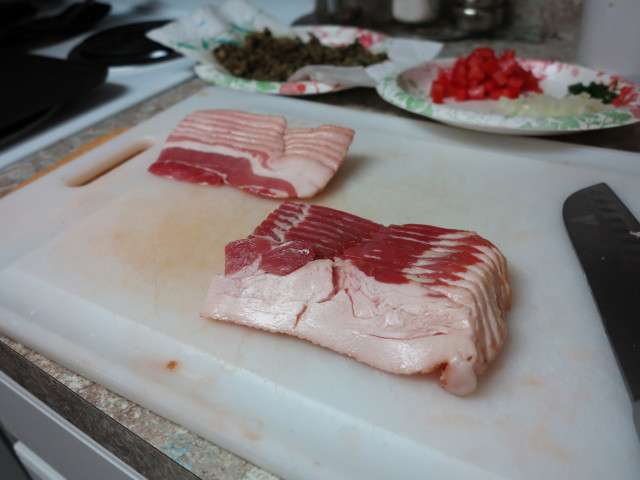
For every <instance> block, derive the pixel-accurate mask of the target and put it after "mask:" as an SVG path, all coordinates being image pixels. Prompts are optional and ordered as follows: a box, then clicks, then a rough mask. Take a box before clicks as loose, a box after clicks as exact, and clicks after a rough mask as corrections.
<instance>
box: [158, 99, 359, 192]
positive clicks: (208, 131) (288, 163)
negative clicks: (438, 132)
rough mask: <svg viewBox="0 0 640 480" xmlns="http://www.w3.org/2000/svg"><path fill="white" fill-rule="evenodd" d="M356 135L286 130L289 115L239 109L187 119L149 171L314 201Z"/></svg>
mask: <svg viewBox="0 0 640 480" xmlns="http://www.w3.org/2000/svg"><path fill="white" fill-rule="evenodd" d="M354 133H355V132H354V131H353V130H351V129H349V128H345V127H338V126H335V125H321V126H319V127H316V128H287V122H286V119H285V118H284V117H278V116H273V115H260V114H256V113H247V112H241V111H235V110H202V111H198V112H194V113H192V114H190V115H187V116H186V117H185V118H184V119H183V120H182V121H181V122H180V123H179V124H178V126H177V127H176V128H175V129H174V130H173V132H171V134H170V135H169V137H168V138H167V141H166V142H165V145H164V147H163V149H162V151H161V152H160V156H159V157H158V159H157V160H156V161H155V162H154V163H153V164H152V165H151V166H150V167H149V171H150V172H151V173H154V174H156V175H159V176H163V177H168V178H173V179H176V180H182V181H187V182H191V183H197V184H206V185H217V184H220V183H224V184H227V185H231V186H233V187H237V188H240V189H242V190H246V191H248V192H251V193H254V194H257V195H262V196H266V197H274V198H309V197H312V196H314V195H316V194H317V193H319V192H321V191H322V190H324V188H325V187H326V185H327V184H328V183H329V181H330V180H331V179H332V178H333V176H334V175H335V173H336V171H337V170H338V168H339V167H340V165H342V162H343V161H344V158H345V155H346V154H347V151H348V150H349V147H350V146H351V142H352V141H353V136H354Z"/></svg>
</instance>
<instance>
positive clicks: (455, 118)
mask: <svg viewBox="0 0 640 480" xmlns="http://www.w3.org/2000/svg"><path fill="white" fill-rule="evenodd" d="M454 61H455V59H452V58H451V59H440V60H434V61H431V62H427V63H425V64H422V65H420V66H417V67H414V68H411V69H409V70H406V71H404V72H402V73H400V74H399V75H392V76H388V77H386V78H385V79H384V80H383V81H382V82H380V83H379V84H378V86H377V91H378V94H379V95H380V96H381V97H382V98H383V99H385V100H386V101H388V102H389V103H391V104H393V105H396V106H397V107H400V108H402V109H404V110H408V111H410V112H413V113H417V114H419V115H423V116H425V117H430V118H432V119H434V120H437V121H439V122H442V123H446V124H449V125H454V126H458V127H461V128H466V129H470V130H479V131H485V132H492V133H501V134H508V135H509V134H510V135H552V134H567V133H575V132H580V131H586V130H596V129H603V128H611V127H619V126H622V125H628V124H631V123H635V122H638V121H640V87H638V86H637V85H635V84H633V83H631V82H629V81H628V80H625V79H623V78H619V77H616V76H613V75H609V74H607V73H605V72H601V71H596V70H591V69H588V68H584V67H579V66H576V65H570V64H567V63H561V62H554V61H545V60H532V59H518V61H519V62H520V64H521V65H522V66H523V67H525V68H527V69H529V70H531V71H532V72H533V74H534V75H535V76H536V77H537V78H538V79H539V83H540V86H541V87H542V89H543V90H544V93H547V94H549V95H553V96H555V97H558V98H561V97H564V96H565V95H566V94H567V88H568V86H569V85H571V84H573V83H580V82H581V83H584V84H589V83H590V82H592V81H595V82H597V83H604V84H607V85H609V84H611V83H612V82H614V81H616V80H617V81H618V90H619V95H618V98H617V99H616V106H615V108H614V109H612V110H607V111H606V112H602V113H590V114H584V115H573V116H557V117H533V116H513V115H503V114H500V113H495V111H494V110H495V108H496V106H497V103H498V102H497V101H495V100H475V101H465V102H455V101H454V100H453V99H446V100H445V102H444V103H442V104H434V103H433V102H432V101H431V98H430V97H429V92H430V90H431V82H432V81H433V80H434V79H435V78H436V76H437V73H438V69H439V68H443V67H449V66H452V65H453V63H454Z"/></svg>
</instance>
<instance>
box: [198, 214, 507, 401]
mask: <svg viewBox="0 0 640 480" xmlns="http://www.w3.org/2000/svg"><path fill="white" fill-rule="evenodd" d="M225 256H226V267H225V273H224V275H214V277H213V280H212V282H211V285H210V288H209V292H208V294H207V298H206V301H205V306H204V308H203V310H202V315H203V316H204V317H206V318H210V319H215V320H223V321H229V322H234V323H238V324H242V325H247V326H250V327H255V328H260V329H264V330H268V331H271V332H279V333H285V334H289V335H293V336H296V337H299V338H302V339H305V340H308V341H311V342H313V343H315V344H318V345H321V346H324V347H326V348H329V349H332V350H334V351H336V352H339V353H341V354H344V355H347V356H349V357H352V358H354V359H356V360H359V361H361V362H363V363H366V364H368V365H371V366H373V367H375V368H378V369H380V370H383V371H386V372H391V373H396V374H419V373H429V372H432V371H434V370H438V369H442V374H441V382H440V384H441V386H442V387H444V388H445V389H446V390H447V391H449V392H451V393H453V394H456V395H466V394H469V393H471V392H472V391H473V390H474V389H475V388H476V377H477V375H479V374H481V373H482V372H483V371H484V370H485V369H486V367H487V365H488V364H489V363H490V362H491V361H492V360H493V359H494V358H495V356H496V355H497V353H498V351H499V350H500V347H501V345H502V343H503V341H504V338H505V336H506V322H505V315H506V312H507V311H508V310H509V308H510V306H511V284H510V281H509V276H508V271H507V263H506V259H505V258H504V256H503V255H502V253H501V252H500V251H499V250H498V248H497V247H495V246H494V245H493V244H492V243H491V242H489V241H488V240H485V239H484V238H482V237H480V236H479V235H477V234H476V233H474V232H469V231H464V230H453V229H445V228H439V227H433V226H428V225H413V224H410V225H390V226H383V225H380V224H377V223H375V222H371V221H369V220H366V219H363V218H359V217H357V216H355V215H351V214H349V213H346V212H342V211H339V210H334V209H331V208H327V207H321V206H316V205H305V204H302V203H295V202H286V203H284V204H282V205H281V206H280V207H279V208H278V209H276V210H275V211H274V212H273V213H271V214H270V215H269V216H268V217H267V218H266V219H265V220H264V221H263V222H262V223H261V224H260V225H259V226H258V227H257V228H256V229H255V230H254V232H253V233H252V234H251V235H249V237H247V238H245V239H241V240H237V241H235V242H231V243H229V244H228V245H227V247H226V250H225Z"/></svg>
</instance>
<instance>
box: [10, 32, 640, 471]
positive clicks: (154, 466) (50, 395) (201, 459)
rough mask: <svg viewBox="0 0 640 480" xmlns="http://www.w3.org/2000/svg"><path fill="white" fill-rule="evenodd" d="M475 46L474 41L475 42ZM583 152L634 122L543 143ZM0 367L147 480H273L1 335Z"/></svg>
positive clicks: (30, 162) (19, 173)
mask: <svg viewBox="0 0 640 480" xmlns="http://www.w3.org/2000/svg"><path fill="white" fill-rule="evenodd" d="M478 43H481V42H478ZM482 43H483V44H487V43H490V44H491V45H492V46H494V47H495V48H496V49H497V50H501V49H503V48H515V49H516V50H517V51H518V53H519V54H520V55H522V56H528V57H531V58H549V59H555V60H561V61H572V59H573V58H574V55H575V48H574V46H573V43H572V42H571V41H567V40H566V39H565V40H563V39H556V40H552V41H547V42H546V43H540V44H525V43H522V44H519V43H518V44H514V43H509V42H501V41H495V42H482ZM471 45H472V44H471V43H469V42H456V43H451V44H447V45H446V46H445V48H444V50H443V52H442V54H441V55H442V56H456V55H459V54H466V53H468V51H469V50H470V48H471ZM206 86H207V85H206V84H205V83H204V82H203V81H201V80H199V79H196V78H194V79H192V80H189V81H187V82H185V83H184V84H182V85H179V86H178V87H176V88H173V89H171V90H170V91H167V92H165V93H163V94H161V95H159V96H157V97H155V98H153V99H151V100H149V101H146V102H144V103H141V104H140V105H137V106H135V107H133V108H131V109H129V110H126V111H124V112H122V113H120V114H118V115H115V116H114V117H112V118H110V119H108V120H106V121H103V122H101V123H99V124H97V125H94V126H91V127H89V128H87V129H85V130H83V131H81V132H79V133H78V134H76V135H73V136H71V137H70V138H67V139H64V140H62V141H60V142H57V143H56V144H54V145H51V146H50V147H48V148H46V149H44V150H42V151H41V152H39V153H37V154H34V155H32V156H30V157H27V158H25V159H23V160H21V161H19V162H17V163H14V164H12V165H9V166H7V167H5V168H3V169H2V170H0V197H1V196H4V195H6V194H8V192H10V191H11V190H12V189H13V188H15V187H17V186H18V185H20V184H21V183H22V182H24V181H25V180H27V179H29V178H30V177H32V176H33V175H35V174H37V173H38V172H40V171H42V170H43V169H45V168H47V167H48V166H50V165H52V164H55V163H56V162H58V161H59V160H60V159H62V158H64V157H65V156H67V155H68V154H70V153H72V152H73V151H75V150H77V149H78V148H80V147H82V146H83V145H85V144H87V143H89V142H91V141H93V140H95V139H98V138H100V137H102V136H103V135H105V134H108V133H110V132H112V131H114V130H116V129H119V128H122V127H126V126H130V125H136V124H138V123H140V122H142V121H144V120H145V119H147V118H150V117H151V116H153V115H154V114H156V113H158V112H160V111H162V110H164V109H165V108H167V107H169V106H171V105H173V104H175V103H177V102H179V101H181V100H182V99H184V98H186V97H188V96H190V95H192V94H195V93H196V92H198V91H199V90H201V89H202V88H204V87H206ZM301 101H312V102H321V103H329V104H334V105H340V106H344V107H348V108H360V109H369V110H372V111H377V112H384V113H387V114H390V115H400V116H407V117H410V118H416V119H419V120H420V121H426V122H429V121H431V120H428V119H425V118H423V117H419V116H417V115H413V114H411V113H408V112H404V111H402V110H400V109H397V108H395V107H393V106H391V105H389V104H387V103H386V102H385V101H383V100H382V99H380V98H379V97H378V96H377V94H376V93H375V92H374V91H373V90H372V89H353V90H347V91H343V92H337V93H333V94H328V95H322V96H316V97H307V98H304V99H302V100H301ZM549 138H551V139H552V140H554V141H562V142H568V143H575V144H581V145H588V146H596V147H604V148H612V149H618V150H625V151H631V152H640V123H638V124H635V125H631V126H626V127H620V128H614V129H609V130H602V131H598V132H588V133H578V134H572V135H563V136H561V137H549ZM0 368H1V369H2V370H3V371H4V372H5V373H6V374H7V375H9V376H10V377H12V378H13V379H14V380H16V381H17V382H18V383H19V384H21V385H22V386H24V387H25V388H27V390H29V391H30V392H31V393H33V394H34V395H35V396H36V397H38V398H40V399H41V400H42V401H43V402H44V403H45V404H47V405H49V406H50V407H51V408H52V409H53V410H55V411H56V412H58V413H60V414H61V415H62V416H63V417H65V418H66V419H67V420H69V421H70V422H71V423H73V424H74V425H76V426H77V427H78V428H79V429H81V430H82V431H84V432H85V433H87V434H88V435H89V436H91V437H92V438H94V439H95V440H96V441H97V442H99V443H100V444H102V445H103V446H105V447H106V448H107V449H108V450H110V451H111V452H112V453H114V454H115V455H117V456H118V457H119V458H121V459H122V460H123V461H125V462H126V463H128V464H129V465H131V466H132V467H133V468H134V469H136V470H137V471H138V472H140V473H141V474H142V475H144V476H145V477H147V478H149V479H196V478H200V479H204V480H208V479H211V480H213V479H216V480H273V479H274V478H275V477H274V476H273V475H271V474H270V473H268V472H265V471H264V470H262V469H260V468H258V467H256V466H254V465H252V464H250V463H248V462H246V461H244V460H243V459H241V458H239V457H237V456H235V455H233V454H231V453H229V452H226V451H224V450H223V449H221V448H219V447H217V446H215V445H213V444H211V443H210V442H208V441H206V440H204V439H202V438H200V437H198V436H197V435H195V434H193V433H191V432H190V431H187V430H186V429H184V428H182V427H180V426H179V425H176V424H174V423H172V422H169V421H167V420H166V419H164V418H162V417H159V416H157V415H155V414H154V413H152V412H150V411H148V410H146V409H145V408H142V407H140V406H139V405H136V404H134V403H132V402H130V401H128V400H127V399H125V398H123V397H121V396H119V395H116V394H114V393H112V392H110V391H108V390H107V389H105V388H103V387H101V386H100V385H97V384H95V383H93V382H91V381H89V380H87V379H86V378H83V377H81V376H79V375H77V374H76V373H74V372H72V371H69V370H68V369H66V368H64V367H62V366H60V365H57V364H55V363H54V362H51V361H50V360H48V359H47V358H44V357H43V356H41V355H39V354H38V353H36V352H34V351H32V350H30V349H28V348H27V347H25V346H23V345H21V344H19V343H17V342H15V341H13V340H12V339H10V338H7V337H5V336H2V335H0Z"/></svg>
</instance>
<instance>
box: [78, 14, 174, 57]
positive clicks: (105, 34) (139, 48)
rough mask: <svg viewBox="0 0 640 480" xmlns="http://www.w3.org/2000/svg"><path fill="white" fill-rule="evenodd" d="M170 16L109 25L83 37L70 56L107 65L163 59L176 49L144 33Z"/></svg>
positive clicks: (164, 22) (172, 54) (170, 55)
mask: <svg viewBox="0 0 640 480" xmlns="http://www.w3.org/2000/svg"><path fill="white" fill-rule="evenodd" d="M170 21H171V20H156V21H153V22H140V23H131V24H128V25H121V26H119V27H114V28H109V29H107V30H103V31H101V32H98V33H96V34H94V35H91V36H90V37H88V38H86V39H85V40H84V41H82V43H80V44H79V45H78V46H76V47H75V48H74V49H73V50H72V51H71V52H70V53H69V59H70V60H85V61H90V62H96V63H99V64H101V65H106V66H107V67H116V66H124V65H145V64H148V63H156V62H164V61H167V60H172V59H174V58H177V57H179V56H180V54H179V53H177V52H175V51H173V50H171V49H169V48H166V47H165V46H163V45H160V44H159V43H156V42H154V41H152V40H149V39H148V38H147V37H146V36H145V33H147V32H148V31H149V30H153V29H154V28H158V27H161V26H163V25H164V24H166V23H168V22H170Z"/></svg>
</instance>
